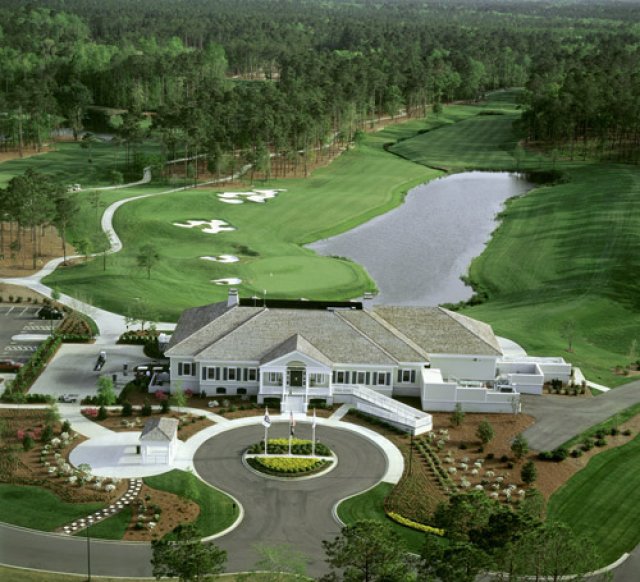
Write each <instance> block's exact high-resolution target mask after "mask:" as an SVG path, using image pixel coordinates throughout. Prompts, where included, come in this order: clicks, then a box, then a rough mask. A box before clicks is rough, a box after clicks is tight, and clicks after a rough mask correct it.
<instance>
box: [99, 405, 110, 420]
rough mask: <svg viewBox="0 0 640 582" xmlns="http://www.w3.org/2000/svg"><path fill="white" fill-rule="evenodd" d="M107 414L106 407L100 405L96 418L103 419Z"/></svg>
mask: <svg viewBox="0 0 640 582" xmlns="http://www.w3.org/2000/svg"><path fill="white" fill-rule="evenodd" d="M107 416H108V414H107V409H106V408H105V407H104V406H101V407H100V408H99V409H98V416H97V418H98V420H105V419H106V418H107Z"/></svg>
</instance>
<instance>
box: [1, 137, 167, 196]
mask: <svg viewBox="0 0 640 582" xmlns="http://www.w3.org/2000/svg"><path fill="white" fill-rule="evenodd" d="M53 146H54V150H53V151H50V152H45V153H41V154H37V155H35V156H30V157H27V158H22V159H19V158H17V159H15V160H11V161H8V162H3V163H2V164H0V188H2V187H4V186H5V185H6V183H7V182H8V181H9V180H10V179H11V178H13V177H14V176H16V175H19V174H22V173H24V171H25V170H26V169H27V168H32V169H34V170H36V171H37V172H42V173H44V174H51V175H53V176H56V177H57V178H59V179H60V180H61V181H62V182H63V183H64V184H80V185H81V186H82V187H83V188H86V187H88V186H109V185H110V184H111V182H110V176H109V172H110V171H111V170H119V171H123V167H124V164H125V155H126V154H125V147H124V146H114V145H111V144H109V143H102V142H97V143H94V144H93V145H92V147H91V158H92V162H91V163H89V149H85V148H83V147H82V146H81V144H80V143H79V142H58V143H54V144H53ZM138 150H139V151H140V152H142V153H144V154H146V155H159V154H160V146H159V144H158V143H155V142H152V141H148V142H145V143H144V144H142V145H139V146H138ZM28 153H32V152H31V151H29V152H28ZM137 179H139V178H137Z"/></svg>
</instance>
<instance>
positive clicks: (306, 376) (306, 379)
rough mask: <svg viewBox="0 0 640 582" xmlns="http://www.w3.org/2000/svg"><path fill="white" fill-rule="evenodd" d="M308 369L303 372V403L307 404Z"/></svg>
mask: <svg viewBox="0 0 640 582" xmlns="http://www.w3.org/2000/svg"><path fill="white" fill-rule="evenodd" d="M309 373H310V372H309V368H306V369H305V371H304V403H305V404H309Z"/></svg>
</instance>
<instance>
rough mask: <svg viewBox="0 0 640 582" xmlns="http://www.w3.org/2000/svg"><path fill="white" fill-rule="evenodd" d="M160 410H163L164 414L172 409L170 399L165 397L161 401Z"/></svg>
mask: <svg viewBox="0 0 640 582" xmlns="http://www.w3.org/2000/svg"><path fill="white" fill-rule="evenodd" d="M160 410H162V414H167V412H169V411H170V410H171V404H169V399H168V398H165V399H164V400H162V401H161V402H160Z"/></svg>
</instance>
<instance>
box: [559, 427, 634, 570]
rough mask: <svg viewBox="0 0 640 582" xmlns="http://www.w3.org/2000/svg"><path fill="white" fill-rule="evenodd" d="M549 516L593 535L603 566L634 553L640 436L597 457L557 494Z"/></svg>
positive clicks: (580, 531)
mask: <svg viewBox="0 0 640 582" xmlns="http://www.w3.org/2000/svg"><path fill="white" fill-rule="evenodd" d="M547 516H548V519H554V520H557V521H563V522H565V523H566V524H568V525H569V526H570V527H571V528H572V529H574V530H575V531H576V532H577V533H587V534H589V535H590V536H591V537H592V538H593V540H594V542H595V543H596V544H597V545H598V548H599V550H600V555H601V558H602V564H601V565H603V566H604V565H606V564H609V563H611V562H613V561H614V560H616V559H618V558H619V557H620V556H621V555H622V554H623V553H625V552H630V551H631V550H632V549H633V548H634V547H635V546H636V545H638V543H640V528H639V527H638V522H639V521H640V436H636V438H635V439H633V440H632V441H631V442H629V443H627V444H626V445H623V446H621V447H617V448H615V449H610V450H608V451H605V452H603V453H600V454H598V455H596V456H595V457H593V458H592V459H591V460H590V461H589V463H588V464H587V466H586V467H585V468H584V469H582V470H581V471H580V472H578V473H576V474H575V475H574V476H573V477H572V478H571V479H569V481H567V483H565V484H564V485H563V486H562V487H561V488H560V489H559V490H558V491H557V492H556V493H554V494H553V496H552V497H551V499H550V500H549V506H548V508H547Z"/></svg>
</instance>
